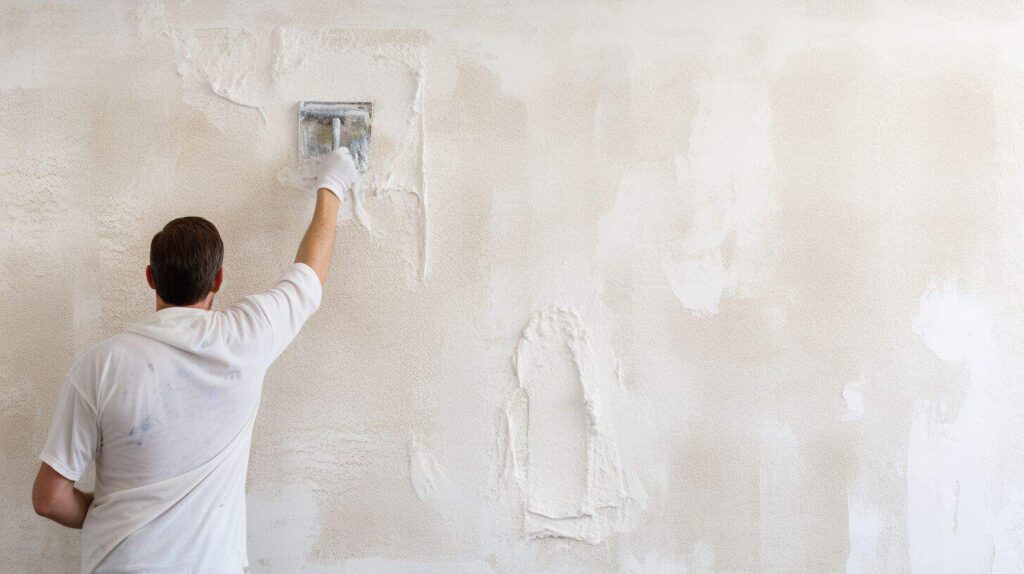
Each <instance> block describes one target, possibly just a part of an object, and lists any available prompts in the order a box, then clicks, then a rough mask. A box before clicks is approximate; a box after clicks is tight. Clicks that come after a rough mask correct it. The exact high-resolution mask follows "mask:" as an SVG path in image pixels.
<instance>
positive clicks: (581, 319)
mask: <svg viewBox="0 0 1024 574" xmlns="http://www.w3.org/2000/svg"><path fill="white" fill-rule="evenodd" d="M1022 16H1024V10H1021V9H1020V7H1019V5H1017V4H1016V3H1013V2H998V1H996V2H978V3H974V4H973V6H972V7H971V8H970V9H964V8H959V7H957V6H955V5H954V3H927V2H922V3H914V2H910V3H906V4H903V5H900V4H889V3H881V2H880V3H877V4H875V3H871V2H829V1H820V2H818V1H808V2H805V3H797V2H793V3H756V2H725V3H723V2H714V3H710V2H709V3H705V4H702V3H689V4H688V5H686V4H684V3H681V2H664V3H656V2H649V1H642V2H609V3H605V4H597V3H592V4H587V3H573V4H570V3H559V2H542V1H529V2H525V1H522V2H502V3H495V4H483V3H479V2H435V1H431V2H412V1H409V2H394V1H382V2H374V3H325V2H320V1H316V2H314V1H310V0H280V1H276V2H267V3H254V2H241V1H238V2H216V3H202V2H189V1H188V0H185V1H183V2H166V3H161V2H142V3H139V4H135V3H130V2H106V3H72V2H66V3H61V2H57V3H36V2H27V1H26V2H14V1H12V0H8V1H5V2H2V3H0V142H3V146H2V149H0V190H2V194H0V333H2V335H0V337H2V343H0V468H2V472H0V488H2V491H0V496H2V498H3V499H4V500H6V502H5V503H4V504H2V505H0V571H4V572H9V571H30V572H62V571H73V570H74V569H75V568H76V566H77V563H78V537H77V534H76V533H74V532H72V531H67V530H61V529H59V528H58V527H56V526H53V525H51V524H48V523H45V522H44V521H42V520H41V519H38V518H36V517H35V516H34V515H33V513H32V510H31V508H30V505H29V503H28V489H29V486H30V482H31V478H32V476H33V475H34V472H35V470H36V468H37V464H38V463H37V460H36V458H35V456H36V454H37V453H38V451H39V448H40V447H41V445H42V441H43V437H44V433H45V430H46V427H47V425H48V421H49V416H50V413H51V409H52V407H53V405H54V403H55V401H56V396H57V389H58V386H59V385H60V382H61V379H62V377H63V374H64V372H65V370H66V368H67V367H68V366H69V364H70V362H71V361H72V360H73V358H74V357H75V355H76V354H77V353H81V352H82V351H84V350H85V349H87V348H88V347H89V346H90V345H92V344H93V343H95V342H97V341H99V340H101V339H102V338H105V337H107V336H110V335H112V334H114V333H117V332H118V331H120V330H122V329H123V328H124V327H126V326H127V325H128V324H130V323H131V322H133V321H134V320H136V319H138V318H139V317H141V316H143V315H144V314H146V313H148V312H149V311H150V310H151V306H152V294H151V292H150V291H149V290H148V288H147V287H146V284H145V281H144V277H143V268H144V265H145V263H146V257H147V249H148V241H149V239H150V237H151V235H152V234H153V233H154V232H155V230H157V229H158V228H159V227H160V226H161V225H162V224H163V223H164V222H165V221H166V220H168V219H170V218H172V217H176V216H180V215H185V214H197V215H203V216H206V217H208V218H210V219H211V220H213V221H214V222H215V223H216V224H217V225H218V226H219V227H220V229H221V231H222V233H223V235H224V237H225V240H226V243H227V256H226V262H225V277H226V282H225V288H224V290H223V293H222V294H221V295H220V296H219V297H218V302H223V301H227V300H233V299H236V298H238V297H240V296H242V295H244V294H246V293H248V292H250V291H253V290H255V289H257V288H260V287H264V286H267V285H269V284H270V283H271V282H272V281H273V280H274V279H275V276H276V274H277V273H278V272H279V271H280V270H281V269H283V268H284V266H285V265H286V264H287V263H288V262H289V261H290V259H291V257H292V256H293V253H294V248H295V246H296V245H297V242H298V239H299V236H300V234H301V232H302V230H303V228H304V226H305V224H306V222H307V220H308V215H309V213H310V210H311V205H312V198H311V196H310V195H309V194H308V193H305V192H303V191H301V190H300V189H297V187H301V186H302V182H301V180H300V179H299V174H298V173H297V171H296V166H297V158H296V145H295V133H294V130H295V120H296V117H295V116H296V105H297V102H298V101H299V100H302V99H317V100H343V101H372V102H373V103H374V106H375V107H374V123H373V130H374V131H373V140H372V164H371V169H370V173H369V174H368V176H367V181H366V185H365V186H364V194H363V200H364V205H365V211H366V213H365V217H363V218H361V222H360V223H351V224H346V225H343V226H342V227H341V229H340V234H339V237H338V251H337V254H336V256H335V262H334V268H333V277H332V280H331V281H330V283H329V285H328V286H327V290H326V293H325V303H324V305H323V307H322V309H321V311H320V312H319V313H318V314H317V315H316V316H315V317H314V318H313V319H312V321H311V322H310V323H309V325H308V326H307V328H306V330H305V331H304V332H303V334H302V335H301V336H300V337H299V339H298V340H297V341H296V342H295V343H294V345H293V346H292V347H291V348H290V350H289V351H288V352H286V353H285V355H284V356H283V357H282V358H281V360H280V361H279V362H278V363H277V364H276V365H275V366H274V367H273V368H272V370H271V371H270V373H269V374H268V377H267V380H266V388H265V392H264V399H263V406H262V409H261V413H260V418H259V421H258V423H257V429H256V433H255V437H254V443H253V452H252V462H251V467H250V476H249V483H248V491H249V516H248V521H249V555H250V560H251V563H252V569H253V571H255V572H296V571H299V570H300V569H301V570H302V571H305V572H336V571H344V572H353V573H364V572H389V573H390V572H397V573H402V572H416V573H428V572H429V573H485V572H508V573H524V574H525V573H537V572H551V573H559V574H562V573H566V574H568V573H584V572H594V573H613V572H623V573H630V574H634V573H635V574H641V573H643V574H654V573H658V574H663V573H669V572H673V573H674V572H840V571H848V572H919V573H941V572H950V573H971V572H1020V571H1024V479H1022V478H1021V477H1022V476H1024V456H1022V454H1024V424H1022V423H1024V391H1022V390H1021V388H1020V386H1021V381H1022V378H1024V352H1022V351H1024V349H1022V344H1021V343H1022V336H1024V303H1022V298H1021V293H1022V292H1024V271H1022V270H1021V265H1020V261H1021V257H1020V253H1021V252H1022V251H1024V232H1022V231H1021V229H1022V226H1021V213H1022V209H1024V194H1022V191H1024V24H1022V23H1021V22H1022V20H1021V17H1022Z"/></svg>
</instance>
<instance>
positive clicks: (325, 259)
mask: <svg viewBox="0 0 1024 574" xmlns="http://www.w3.org/2000/svg"><path fill="white" fill-rule="evenodd" d="M358 177H359V171H358V170H357V169H356V164H355V162H354V161H353V160H352V154H351V153H349V151H348V148H344V147H339V148H338V149H336V150H334V151H332V152H331V153H329V154H328V155H326V156H324V158H323V160H322V161H321V162H320V177H319V178H318V179H317V192H316V209H315V210H314V211H313V220H312V221H311V222H310V223H309V229H307V230H306V234H305V235H304V236H303V237H302V242H301V243H299V251H298V253H296V254H295V262H296V263H305V264H306V265H309V266H310V267H311V268H312V269H313V271H315V272H316V274H317V276H318V277H320V283H321V284H323V283H325V282H326V281H327V270H328V269H330V267H331V254H332V253H333V252H334V234H335V228H336V227H335V226H336V225H337V220H338V207H339V206H340V205H341V201H342V199H343V198H347V199H345V201H352V195H351V193H350V192H351V191H352V186H353V185H354V184H355V182H356V179H358Z"/></svg>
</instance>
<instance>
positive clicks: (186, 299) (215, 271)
mask: <svg viewBox="0 0 1024 574" xmlns="http://www.w3.org/2000/svg"><path fill="white" fill-rule="evenodd" d="M223 263H224V242H223V241H221V239H220V233H218V232H217V228H216V227H214V226H213V224H212V223H210V222H209V221H207V220H205V219H203V218H202V217H179V218H178V219H174V220H172V221H171V222H170V223H168V224H167V225H165V226H164V228H163V229H162V230H160V232H159V233H157V234H156V235H154V236H153V241H152V242H151V243H150V244H149V267H147V268H146V279H147V280H148V281H149V286H150V287H152V288H153V289H156V294H157V297H158V298H159V300H158V301H157V308H161V307H170V306H175V307H186V306H190V305H196V304H199V303H203V302H204V301H205V300H206V299H207V295H210V294H211V293H216V292H217V290H218V289H220V282H221V279H222V278H223V274H222V272H221V265H222V264H223ZM211 300H212V298H211ZM160 303H163V305H162V306H161V305H160ZM206 304H207V306H208V305H209V301H206Z"/></svg>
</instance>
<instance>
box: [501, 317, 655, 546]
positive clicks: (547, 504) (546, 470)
mask: <svg viewBox="0 0 1024 574" xmlns="http://www.w3.org/2000/svg"><path fill="white" fill-rule="evenodd" d="M514 366H515V375H516V381H517V385H516V388H515V389H514V391H513V393H512V396H511V397H510V398H509V400H508V402H507V403H506V405H505V410H504V412H503V422H504V429H503V430H504V434H503V436H502V440H503V442H504V444H503V445H502V448H503V451H504V453H503V457H504V458H503V461H502V465H503V468H502V476H501V477H500V480H501V481H502V484H501V487H502V488H503V489H504V492H503V494H504V497H503V500H504V502H505V503H506V504H509V505H512V506H513V508H510V509H509V510H510V511H511V512H513V514H515V515H517V516H519V518H520V520H521V525H522V532H523V534H525V535H526V536H528V537H533V538H546V537H561V538H570V539H575V540H582V541H586V542H589V543H591V544H596V543H598V542H601V541H602V540H604V539H605V538H607V537H608V536H609V535H610V534H611V533H612V532H615V531H620V530H623V529H625V528H628V527H629V526H630V525H631V524H635V520H636V519H637V518H638V514H639V513H642V511H643V505H644V503H645V500H644V496H643V494H642V492H641V487H640V484H639V483H638V482H637V481H636V480H635V479H634V480H631V479H630V475H629V473H627V472H625V471H624V469H623V464H622V458H621V456H620V453H619V450H618V446H617V443H616V437H615V433H614V429H613V427H612V425H611V422H610V420H609V418H608V417H609V414H608V413H609V411H611V410H612V409H614V408H615V406H614V405H615V403H614V402H613V401H616V399H617V398H621V397H617V395H620V393H621V389H622V387H621V382H620V380H619V376H620V365H619V363H618V360H617V359H616V357H615V356H614V354H612V353H611V352H610V349H609V348H607V347H606V346H605V345H604V344H602V342H600V341H597V340H596V338H595V337H594V335H593V334H592V332H591V331H590V330H589V329H587V328H586V326H584V324H583V322H582V320H581V319H580V317H579V315H578V314H577V313H576V311H574V310H572V309H570V308H567V307H552V308H549V309H546V310H543V311H539V312H538V313H536V314H535V315H534V316H533V318H532V319H531V320H530V322H529V324H528V325H527V326H526V327H525V328H524V329H523V332H522V336H521V338H520V340H519V343H518V345H517V346H516V350H515V356H514Z"/></svg>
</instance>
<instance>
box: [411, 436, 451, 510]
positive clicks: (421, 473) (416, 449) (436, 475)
mask: <svg viewBox="0 0 1024 574" xmlns="http://www.w3.org/2000/svg"><path fill="white" fill-rule="evenodd" d="M409 480H411V481H412V488H413V490H414V491H416V496H417V497H418V498H419V499H420V500H422V501H423V502H427V501H429V500H430V499H432V498H436V496H437V494H438V490H439V489H441V488H443V487H444V485H445V484H446V483H447V482H448V478H447V477H446V476H445V475H444V472H442V471H441V466H440V465H439V464H438V463H437V459H435V458H434V455H432V454H430V453H429V452H427V450H426V449H425V448H424V447H423V445H422V444H420V440H419V438H418V437H417V436H416V435H412V438H410V439H409Z"/></svg>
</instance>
